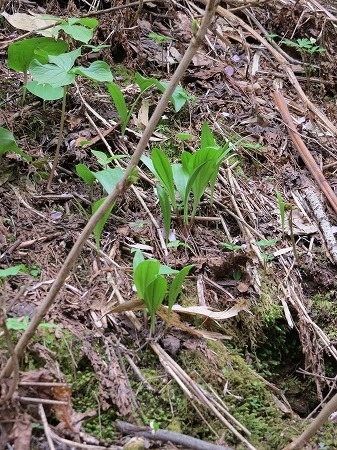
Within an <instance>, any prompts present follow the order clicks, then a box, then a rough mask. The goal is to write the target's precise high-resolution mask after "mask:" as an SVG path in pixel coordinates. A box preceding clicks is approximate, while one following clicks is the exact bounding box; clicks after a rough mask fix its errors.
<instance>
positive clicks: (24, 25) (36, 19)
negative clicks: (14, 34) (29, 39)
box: [1, 12, 57, 36]
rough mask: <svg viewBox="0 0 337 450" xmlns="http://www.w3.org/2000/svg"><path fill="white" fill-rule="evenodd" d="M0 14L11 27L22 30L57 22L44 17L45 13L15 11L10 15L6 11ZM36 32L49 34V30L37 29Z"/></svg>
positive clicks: (30, 29) (34, 28)
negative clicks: (31, 13) (32, 13)
mask: <svg viewBox="0 0 337 450" xmlns="http://www.w3.org/2000/svg"><path fill="white" fill-rule="evenodd" d="M1 14H2V16H3V17H4V18H5V19H6V20H7V21H8V22H9V23H10V24H11V25H12V27H14V28H17V29H19V30H24V31H35V30H38V29H39V28H44V27H47V26H52V25H55V24H57V22H56V21H55V20H46V19H44V18H43V17H46V16H45V14H34V15H30V14H25V13H15V14H12V15H11V14H8V13H6V12H3V13H1ZM37 33H38V34H41V35H42V36H51V33H50V31H49V30H44V31H38V32H37Z"/></svg>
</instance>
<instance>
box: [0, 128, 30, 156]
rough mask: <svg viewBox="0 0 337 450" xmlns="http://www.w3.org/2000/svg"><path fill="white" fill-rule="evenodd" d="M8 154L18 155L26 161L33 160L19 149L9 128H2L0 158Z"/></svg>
mask: <svg viewBox="0 0 337 450" xmlns="http://www.w3.org/2000/svg"><path fill="white" fill-rule="evenodd" d="M6 152H13V153H17V154H18V155H20V156H22V158H24V159H25V160H26V161H31V160H32V158H31V157H30V156H29V155H27V153H24V152H23V151H21V150H20V149H19V147H18V146H17V145H16V142H15V139H14V136H13V135H12V133H11V132H10V131H9V130H7V128H2V127H0V157H1V156H2V155H3V154H5V153H6Z"/></svg>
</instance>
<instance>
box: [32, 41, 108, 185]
mask: <svg viewBox="0 0 337 450" xmlns="http://www.w3.org/2000/svg"><path fill="white" fill-rule="evenodd" d="M80 55H81V48H78V49H76V50H73V51H72V52H68V53H61V54H60V55H56V56H54V55H48V62H47V63H45V64H42V63H41V62H40V61H39V60H38V59H33V61H32V62H31V63H30V65H29V72H30V74H31V76H32V78H33V81H31V82H28V83H27V85H26V87H27V89H28V90H29V91H30V92H32V93H33V94H35V95H36V96H38V97H41V98H43V99H44V100H50V99H56V98H62V113H61V121H60V129H59V138H58V142H57V147H56V152H55V157H54V162H53V167H52V170H51V173H50V177H49V180H48V184H47V188H48V189H50V187H51V183H52V180H53V176H54V172H55V170H56V167H57V163H58V158H59V154H60V148H61V143H62V135H63V127H64V120H65V113H66V96H67V86H68V85H70V84H72V83H73V82H74V81H75V78H76V75H80V76H82V77H85V78H89V79H91V80H94V81H98V82H111V81H112V74H111V71H110V68H109V66H108V64H107V63H105V62H104V61H94V62H93V63H92V64H91V65H90V66H89V67H83V66H74V64H75V61H76V59H77V58H78V57H79V56H80Z"/></svg>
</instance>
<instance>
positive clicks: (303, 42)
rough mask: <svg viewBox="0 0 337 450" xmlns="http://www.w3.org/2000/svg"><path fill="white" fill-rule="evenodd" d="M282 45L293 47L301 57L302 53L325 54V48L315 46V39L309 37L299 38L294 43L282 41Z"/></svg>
mask: <svg viewBox="0 0 337 450" xmlns="http://www.w3.org/2000/svg"><path fill="white" fill-rule="evenodd" d="M282 43H283V44H285V45H288V46H289V47H293V48H295V49H296V50H298V51H299V52H300V54H301V55H303V53H309V54H311V55H312V54H313V53H323V52H325V51H326V50H325V48H323V47H320V46H319V45H315V43H316V39H315V38H313V37H311V38H310V39H308V38H299V39H296V41H291V40H290V39H284V40H283V41H282Z"/></svg>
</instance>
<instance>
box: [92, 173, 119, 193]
mask: <svg viewBox="0 0 337 450" xmlns="http://www.w3.org/2000/svg"><path fill="white" fill-rule="evenodd" d="M123 175H124V172H123V170H122V169H121V168H119V167H116V168H115V169H105V170H101V171H100V172H96V173H95V177H96V178H97V180H98V181H99V182H100V183H101V185H102V186H103V188H104V189H105V190H106V191H107V193H108V194H110V193H111V192H112V190H113V189H114V188H115V186H116V184H117V183H118V182H119V181H120V180H121V179H122V177H123Z"/></svg>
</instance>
